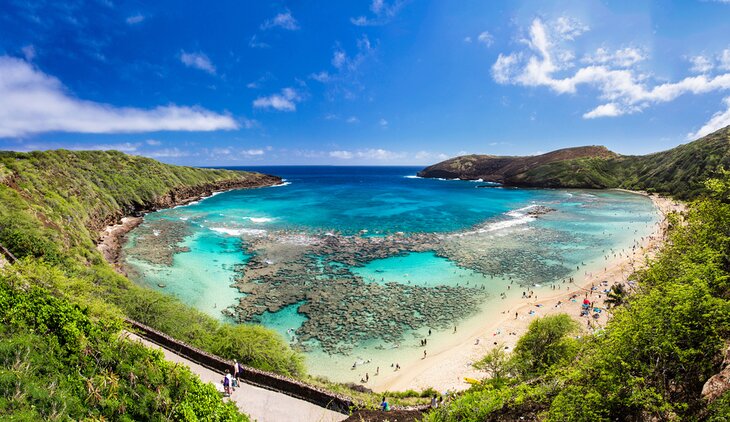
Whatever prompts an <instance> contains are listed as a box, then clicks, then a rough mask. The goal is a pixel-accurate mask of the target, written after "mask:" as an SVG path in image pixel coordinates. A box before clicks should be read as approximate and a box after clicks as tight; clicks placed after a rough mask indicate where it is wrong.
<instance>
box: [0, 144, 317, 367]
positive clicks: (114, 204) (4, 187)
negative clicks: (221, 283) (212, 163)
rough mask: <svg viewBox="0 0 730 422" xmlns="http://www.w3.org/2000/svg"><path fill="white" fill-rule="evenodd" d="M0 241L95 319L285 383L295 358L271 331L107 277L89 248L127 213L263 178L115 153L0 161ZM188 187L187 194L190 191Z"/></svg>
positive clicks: (10, 156)
mask: <svg viewBox="0 0 730 422" xmlns="http://www.w3.org/2000/svg"><path fill="white" fill-rule="evenodd" d="M0 178H2V182H1V183H0V205H1V206H0V243H1V244H3V245H4V246H6V247H7V248H8V249H10V251H11V252H12V253H13V254H14V255H15V256H17V257H18V258H21V259H22V258H25V259H28V260H38V259H40V260H43V261H45V262H46V263H48V264H50V265H52V266H53V268H55V269H58V270H59V271H62V272H63V274H64V275H65V276H66V278H65V279H66V280H67V282H66V284H64V285H63V286H62V287H60V288H58V289H57V290H56V292H57V293H58V294H60V295H62V296H65V297H67V298H68V299H70V300H72V301H74V302H76V303H79V304H82V305H83V306H85V307H87V308H89V309H90V310H91V312H92V314H94V315H102V316H104V317H110V318H120V317H121V316H122V315H124V316H128V317H131V318H134V319H137V320H139V321H141V322H143V323H146V324H148V325H150V326H152V327H155V328H158V329H160V330H162V331H164V332H166V333H168V334H170V335H172V336H173V337H176V338H179V339H181V340H183V341H187V342H189V343H191V344H193V345H196V346H198V347H200V348H203V349H205V350H208V351H210V352H213V353H217V354H219V355H221V356H223V357H227V358H232V359H233V358H237V359H239V361H243V362H246V363H248V364H250V365H252V366H255V367H258V368H261V369H265V370H273V371H276V372H279V373H281V374H285V375H298V374H301V373H302V372H303V364H302V358H301V356H300V355H298V354H297V353H295V352H293V351H292V350H291V349H290V348H289V346H288V345H287V344H286V343H285V342H284V341H283V340H282V339H281V338H280V336H279V335H277V334H276V333H274V332H272V331H269V330H266V329H264V328H262V327H258V326H236V327H234V326H230V325H226V324H220V323H218V322H217V321H216V320H214V319H213V318H210V317H209V316H207V315H204V314H202V313H200V312H197V311H195V310H194V309H192V308H189V307H187V306H185V305H184V304H182V303H180V302H179V301H178V300H176V299H174V298H172V297H169V296H166V295H163V294H160V293H156V292H154V291H152V290H149V289H143V288H140V287H138V286H136V285H134V284H133V283H131V282H130V281H129V280H128V279H127V278H126V277H123V276H121V275H119V274H117V273H115V272H114V271H113V270H112V269H111V267H110V265H109V264H108V263H107V262H106V261H104V259H103V258H102V257H101V255H100V254H99V252H98V251H97V250H96V248H95V245H94V241H95V240H96V237H97V230H98V229H99V228H100V227H102V226H103V225H105V224H108V223H110V222H114V221H116V219H117V218H119V217H121V216H122V215H124V214H126V213H129V212H132V211H133V210H136V209H144V208H150V207H154V206H159V205H171V204H172V202H171V201H172V195H171V193H174V194H177V195H178V196H180V195H182V196H189V195H191V194H194V193H195V192H196V189H197V190H201V189H202V190H207V191H210V189H212V188H215V187H216V186H231V185H260V184H265V183H267V182H268V183H271V182H274V183H275V182H276V181H277V180H278V179H276V178H270V177H268V176H264V175H260V174H256V173H246V172H234V171H226V170H208V169H195V168H189V167H179V166H170V165H166V164H162V163H159V162H156V161H154V160H150V159H147V158H141V157H133V156H128V155H125V154H122V153H119V152H101V151H93V152H87V151H78V152H72V151H63V150H59V151H47V152H33V153H27V154H26V153H9V152H2V153H0ZM191 187H194V188H195V189H191Z"/></svg>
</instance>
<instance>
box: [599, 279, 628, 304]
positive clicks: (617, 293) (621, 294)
mask: <svg viewBox="0 0 730 422" xmlns="http://www.w3.org/2000/svg"><path fill="white" fill-rule="evenodd" d="M627 298H628V292H627V291H626V287H624V284H623V283H619V284H614V285H613V286H611V291H610V292H608V294H606V300H604V303H606V305H608V307H609V308H610V307H614V306H621V305H623V304H624V303H626V299H627Z"/></svg>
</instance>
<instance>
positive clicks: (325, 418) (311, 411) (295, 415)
mask: <svg viewBox="0 0 730 422" xmlns="http://www.w3.org/2000/svg"><path fill="white" fill-rule="evenodd" d="M127 337H128V338H129V339H131V340H136V341H139V342H141V343H142V344H144V345H146V346H149V347H153V348H156V349H160V350H162V352H163V353H164V354H165V359H167V360H169V361H170V362H175V363H180V364H183V365H186V366H188V367H189V368H190V370H191V371H193V373H195V374H197V375H198V376H199V377H200V379H202V380H203V381H204V382H211V383H213V384H214V385H216V387H218V386H220V385H221V381H222V380H223V375H221V374H219V373H218V372H216V371H213V370H212V369H208V368H206V367H204V366H201V365H198V364H197V363H195V362H192V361H189V360H187V359H186V358H184V357H182V356H180V355H178V354H176V353H174V352H171V351H170V350H167V349H165V348H162V347H160V346H159V345H157V344H155V343H152V342H150V341H148V340H146V339H143V338H141V337H139V336H138V335H136V334H133V333H127ZM230 399H231V400H233V401H235V402H236V405H238V408H239V409H241V411H242V412H244V413H246V414H247V415H249V416H250V417H251V419H254V420H256V421H259V422H284V421H286V422H289V421H291V422H297V421H301V422H310V421H313V422H339V421H342V420H344V419H346V418H347V415H343V414H341V413H338V412H334V411H332V410H327V409H324V408H322V407H319V406H317V405H315V404H312V403H309V402H307V401H304V400H299V399H297V398H294V397H291V396H288V395H286V394H282V393H277V392H275V391H271V390H266V389H264V388H259V387H255V386H253V385H250V384H245V383H243V382H241V383H240V384H239V387H238V388H236V391H234V392H233V394H232V395H231V398H230Z"/></svg>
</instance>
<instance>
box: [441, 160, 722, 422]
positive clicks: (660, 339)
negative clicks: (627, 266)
mask: <svg viewBox="0 0 730 422" xmlns="http://www.w3.org/2000/svg"><path fill="white" fill-rule="evenodd" d="M705 188H706V192H707V193H708V194H707V196H706V197H703V198H701V199H697V200H696V201H694V202H693V203H692V204H691V205H690V207H689V210H688V212H687V214H686V215H685V216H684V219H683V221H681V224H680V217H679V216H676V215H675V216H672V217H671V218H672V219H673V220H672V221H673V224H672V229H671V233H670V236H669V240H668V244H667V246H666V247H665V248H664V250H663V251H662V252H661V253H660V254H659V256H658V257H656V259H655V260H654V261H653V262H651V264H650V265H649V266H648V267H647V268H646V269H644V270H642V271H640V272H639V273H637V274H635V277H636V278H637V279H638V281H639V286H640V291H639V292H638V293H637V294H634V295H632V296H629V297H628V298H627V299H625V303H624V304H623V305H621V306H617V307H615V308H614V309H613V311H612V312H613V318H612V319H611V320H610V322H609V323H608V325H607V326H606V329H605V330H604V331H601V332H599V333H597V334H594V335H588V336H583V337H580V338H576V337H577V336H575V327H574V326H573V325H572V324H571V322H570V320H569V318H568V317H566V316H553V317H546V318H543V319H538V320H536V321H534V322H533V323H532V324H531V326H530V328H529V332H528V333H527V334H525V336H523V337H522V338H521V339H520V340H519V343H518V345H517V347H516V348H515V351H514V353H512V354H511V355H509V356H508V355H506V354H504V353H503V352H502V351H501V350H499V349H498V350H495V351H493V352H492V353H490V354H489V355H487V356H485V357H484V359H482V360H481V361H480V362H478V363H477V366H478V367H479V368H481V369H484V370H485V371H486V373H487V375H488V377H487V378H486V379H485V380H484V381H483V382H482V383H481V384H480V385H477V386H475V387H473V388H471V389H470V390H468V391H467V392H465V393H464V394H462V395H460V396H458V397H456V398H455V399H454V400H453V401H452V402H451V403H450V404H449V405H448V406H446V407H444V408H442V409H439V410H438V411H437V412H433V413H431V414H430V415H429V416H428V417H427V420H429V421H451V420H467V421H483V420H510V419H518V418H519V416H524V417H526V419H536V418H540V419H545V420H554V421H571V420H575V421H583V420H591V421H600V420H606V421H608V420H635V421H640V420H718V421H720V420H728V419H730V391H726V392H725V393H724V394H723V395H722V396H721V397H720V398H719V399H717V400H715V401H714V402H713V403H711V404H709V405H708V403H707V402H706V400H705V399H703V398H702V396H701V391H702V387H703V385H704V383H705V382H706V381H707V380H708V379H709V378H710V377H711V376H713V375H714V374H716V373H717V372H719V371H720V369H721V367H722V361H723V356H724V353H725V351H726V350H727V348H728V341H729V340H730V256H729V255H728V251H730V172H726V171H721V177H720V178H716V179H711V180H709V181H708V182H707V183H706V184H705Z"/></svg>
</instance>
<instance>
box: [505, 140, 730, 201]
mask: <svg viewBox="0 0 730 422" xmlns="http://www.w3.org/2000/svg"><path fill="white" fill-rule="evenodd" d="M721 166H725V167H730V127H726V128H724V129H720V130H718V131H717V132H714V133H711V134H709V135H707V136H705V137H704V138H701V139H698V140H696V141H694V142H690V143H688V144H685V145H680V146H678V147H676V148H673V149H670V150H668V151H663V152H658V153H655V154H649V155H644V156H618V157H613V158H580V159H575V160H564V161H558V162H553V163H550V164H546V165H543V166H538V167H536V168H532V169H530V170H528V171H527V172H526V173H525V174H524V175H522V176H521V179H520V180H519V182H520V183H522V184H526V185H530V186H550V187H589V188H625V189H635V190H641V189H643V190H647V191H650V192H659V193H668V194H671V195H673V196H675V197H677V198H680V199H688V198H695V197H697V196H699V195H702V194H703V193H704V192H705V180H707V179H708V178H710V177H713V176H714V174H715V172H716V171H717V169H718V168H719V167H721Z"/></svg>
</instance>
